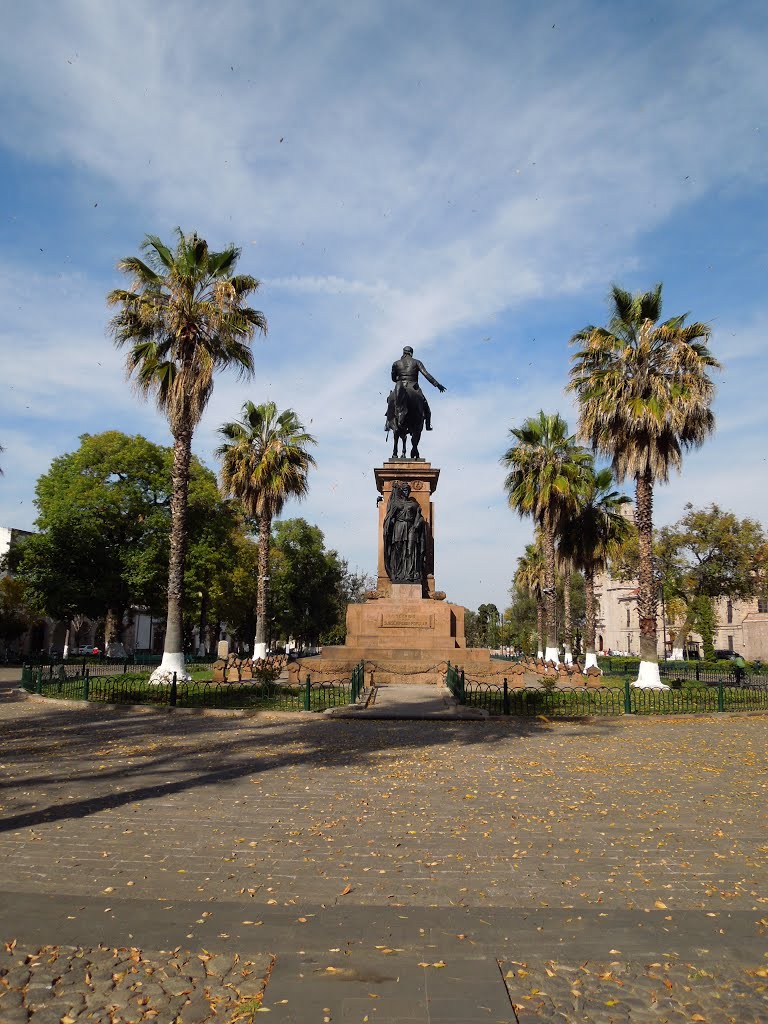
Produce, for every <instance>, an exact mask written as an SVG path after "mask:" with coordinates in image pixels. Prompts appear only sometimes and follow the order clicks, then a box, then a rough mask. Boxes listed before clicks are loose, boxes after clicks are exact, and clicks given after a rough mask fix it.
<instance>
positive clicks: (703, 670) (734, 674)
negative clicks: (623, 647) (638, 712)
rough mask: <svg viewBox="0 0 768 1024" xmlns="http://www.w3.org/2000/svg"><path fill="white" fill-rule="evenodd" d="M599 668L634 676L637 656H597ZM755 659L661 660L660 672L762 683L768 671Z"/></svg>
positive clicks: (732, 682)
mask: <svg viewBox="0 0 768 1024" xmlns="http://www.w3.org/2000/svg"><path fill="white" fill-rule="evenodd" d="M598 664H599V665H600V668H601V669H602V670H603V672H605V674H606V675H609V676H634V677H635V679H637V675H638V672H639V670H640V662H639V660H634V661H633V660H631V659H628V658H598ZM757 665H758V663H755V664H753V665H752V666H749V667H747V668H746V669H740V668H737V667H736V665H734V664H733V662H729V663H727V665H723V664H720V665H713V664H710V663H707V662H706V661H660V662H659V675H660V676H661V678H662V679H666V680H667V681H668V682H669V681H670V680H680V681H681V682H697V683H699V682H701V683H719V682H720V681H721V680H722V682H724V683H725V684H726V685H736V686H738V685H740V684H741V683H746V684H748V685H752V686H758V685H760V684H761V683H762V684H764V685H768V673H767V672H766V666H764V665H760V666H759V668H760V670H759V671H758V670H757Z"/></svg>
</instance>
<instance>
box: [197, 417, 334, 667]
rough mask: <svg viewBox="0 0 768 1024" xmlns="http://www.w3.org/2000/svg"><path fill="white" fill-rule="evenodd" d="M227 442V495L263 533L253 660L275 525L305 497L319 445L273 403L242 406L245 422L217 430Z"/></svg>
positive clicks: (260, 639)
mask: <svg viewBox="0 0 768 1024" xmlns="http://www.w3.org/2000/svg"><path fill="white" fill-rule="evenodd" d="M219 433H220V434H221V435H222V437H224V438H225V442H224V444H222V445H221V446H220V447H219V448H217V450H216V455H217V456H218V457H219V458H220V459H221V482H222V488H223V490H224V493H225V494H227V495H232V496H233V497H235V498H237V499H238V500H239V501H240V503H241V505H242V507H243V510H244V512H245V514H246V516H248V517H249V518H250V519H251V520H252V521H253V523H254V524H255V525H256V527H257V529H258V533H259V589H258V597H257V608H256V638H255V641H254V657H256V658H263V657H264V655H265V653H266V648H267V645H266V638H267V637H266V609H267V589H268V588H267V583H268V574H269V572H268V567H269V541H270V532H271V528H272V520H273V519H274V518H275V517H276V516H279V515H280V513H281V512H282V510H283V507H284V506H285V503H286V501H287V500H288V498H291V497H292V498H298V499H301V498H303V497H304V496H305V495H306V493H307V490H308V483H307V474H308V472H309V469H310V467H311V466H314V465H315V460H314V458H313V457H312V455H310V453H309V452H308V451H307V446H308V445H312V444H316V443H317V442H316V441H315V439H314V437H312V435H311V434H308V433H307V432H306V430H305V429H304V425H303V424H302V423H301V422H300V421H299V418H298V417H297V415H296V413H295V412H294V411H293V410H292V409H286V410H285V411H284V412H280V413H278V411H277V406H276V405H275V403H274V402H265V403H264V404H263V405H254V404H253V402H246V403H245V404H244V405H243V410H242V417H241V419H239V420H235V421H234V422H232V423H225V424H224V425H223V426H222V427H220V428H219Z"/></svg>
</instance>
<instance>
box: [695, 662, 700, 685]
mask: <svg viewBox="0 0 768 1024" xmlns="http://www.w3.org/2000/svg"><path fill="white" fill-rule="evenodd" d="M694 670H695V672H696V682H697V683H698V681H699V663H698V661H697V662H696V664H695V665H694Z"/></svg>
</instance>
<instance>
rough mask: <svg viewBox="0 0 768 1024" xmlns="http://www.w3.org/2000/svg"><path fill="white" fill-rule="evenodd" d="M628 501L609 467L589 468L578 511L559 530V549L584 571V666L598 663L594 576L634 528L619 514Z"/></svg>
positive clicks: (631, 533) (600, 570)
mask: <svg viewBox="0 0 768 1024" xmlns="http://www.w3.org/2000/svg"><path fill="white" fill-rule="evenodd" d="M628 503H629V498H627V497H626V495H623V494H620V493H619V492H618V491H616V490H614V489H613V474H612V473H611V471H610V469H601V470H598V471H597V472H595V471H594V470H593V471H592V474H591V476H590V478H589V479H588V481H587V486H586V488H585V490H584V492H583V493H582V495H581V498H580V501H579V507H578V511H577V512H576V514H575V515H573V516H571V517H569V518H568V520H567V521H566V522H565V524H564V526H563V529H562V530H561V534H560V550H561V551H562V552H563V554H564V555H565V557H567V558H569V559H570V560H571V562H572V563H573V565H574V566H575V567H576V568H577V569H579V570H580V571H581V572H582V573H583V574H584V597H585V607H584V641H585V653H586V658H585V665H584V667H585V668H589V667H590V666H591V665H597V654H596V652H595V631H596V629H595V626H596V621H595V620H596V601H595V576H596V575H597V574H598V573H599V572H602V571H603V570H604V569H605V568H606V566H607V564H608V559H609V557H610V556H611V555H612V554H613V553H614V552H615V551H617V550H618V548H619V547H620V545H622V544H624V543H626V541H627V540H628V539H629V537H630V536H632V535H634V533H635V530H634V527H633V525H632V523H630V522H629V520H628V519H627V518H626V517H625V516H624V515H622V512H621V509H622V507H624V506H625V505H627V504H628Z"/></svg>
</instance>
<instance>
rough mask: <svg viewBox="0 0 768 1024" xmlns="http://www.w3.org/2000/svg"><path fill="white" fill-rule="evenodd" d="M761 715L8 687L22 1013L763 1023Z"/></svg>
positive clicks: (15, 950) (163, 1022)
mask: <svg viewBox="0 0 768 1024" xmlns="http://www.w3.org/2000/svg"><path fill="white" fill-rule="evenodd" d="M767 728H768V717H766V716H760V715H742V716H740V717H739V716H735V715H721V716H712V717H707V718H701V719H694V718H674V719H672V718H670V719H665V718H653V719H651V718H647V719H638V720H630V719H616V718H607V719H604V720H596V719H592V720H589V721H565V722H562V721H561V722H547V721H544V720H533V721H518V720H515V719H507V720H492V721H489V722H457V723H449V722H413V721H405V722H389V721H367V722H355V721H345V720H329V719H327V718H323V717H322V716H308V715H294V716H289V715H280V716H277V715H271V716H267V715H261V716H254V717H248V718H246V717H230V716H226V715H222V714H218V715H213V714H206V715H201V714H190V713H181V712H176V713H169V712H168V711H156V710H128V709H122V710H108V709H99V708H94V707H91V706H86V707H73V706H67V705H63V704H59V703H54V702H41V701H39V700H35V701H33V700H17V699H14V698H13V697H12V696H11V695H10V694H9V693H6V699H5V700H4V701H3V702H2V703H0V736H1V738H2V745H1V747H0V749H1V750H2V755H1V762H2V769H3V774H2V788H3V792H2V825H1V828H0V853H1V854H2V859H3V876H2V882H0V886H1V887H2V899H1V901H0V902H1V906H0V939H2V940H3V941H4V942H6V943H7V944H8V947H3V946H2V944H0V973H2V974H4V979H3V978H0V1021H2V1022H3V1024H17V1022H24V1024H26V1022H27V1021H30V1020H31V1021H33V1022H35V1024H48V1022H49V1021H53V1022H56V1024H58V1022H60V1021H61V1020H62V1018H65V1017H68V1018H69V1019H70V1020H77V1021H80V1020H82V1021H86V1020H96V1021H104V1022H108V1021H118V1022H123V1021H126V1022H127V1021H139V1020H143V1019H146V1020H157V1021H159V1022H160V1024H170V1022H171V1021H173V1020H175V1019H177V1017H178V1019H179V1020H181V1021H183V1024H190V1022H197V1021H200V1022H202V1021H204V1020H207V1019H210V1020H216V1021H231V1020H234V1019H237V1018H238V1017H239V1018H240V1019H241V1020H246V1021H248V1020H250V1019H251V1016H254V1019H260V1018H256V1017H255V1013H254V1011H256V1010H257V1008H258V998H256V997H257V996H258V993H259V991H260V990H261V988H262V987H263V985H264V981H265V979H268V984H267V986H266V990H265V991H264V995H263V1003H262V1005H261V1010H269V1011H270V1016H269V1017H268V1018H266V1019H268V1020H270V1021H272V1022H273V1024H277V1022H278V1021H279V1022H288V1021H292V1022H293V1021H295V1022H302V1024H314V1022H317V1024H321V1022H324V1021H325V1022H326V1024H328V1022H342V1021H343V1022H345V1024H346V1022H353V1021H354V1022H366V1021H368V1022H378V1024H389V1022H392V1024H393V1022H395V1021H398V1022H405V1024H410V1022H414V1024H415V1022H417V1021H418V1022H422V1021H425V1022H430V1024H446V1022H448V1021H451V1022H454V1024H458V1022H464V1024H474V1022H475V1021H491V1022H498V1021H510V1022H514V1021H519V1022H524V1021H534V1020H535V1021H542V1020H544V1021H600V1022H602V1021H615V1022H619V1021H621V1022H624V1021H632V1022H642V1021H706V1022H707V1024H718V1022H726V1021H735V1022H738V1024H743V1022H752V1021H755V1022H757V1021H760V1022H764V1021H766V1020H768V997H767V996H766V990H768V938H767V937H766V929H768V886H767V885H766V877H767V875H766V861H767V860H768V856H767V855H768V829H767V828H766V819H767V818H768V813H767V812H766V796H768V792H767V777H766V771H765V769H766V729H767ZM14 940H15V942H16V944H15V945H14V944H13V943H14ZM33 954H39V955H37V956H34V955H33ZM30 958H31V959H30ZM201 958H202V959H201ZM78 972H79V973H78ZM115 979H117V980H115ZM139 981H141V985H139V984H138V982H139Z"/></svg>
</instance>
